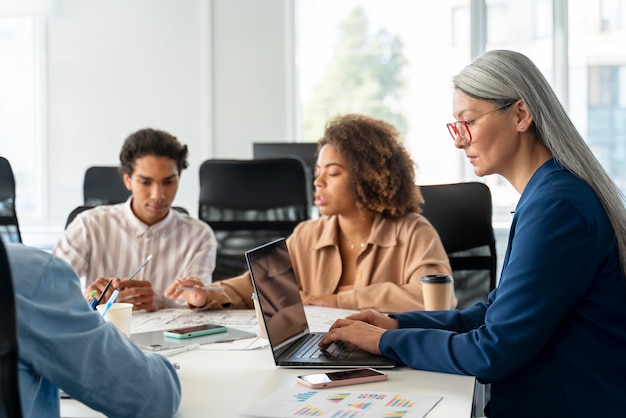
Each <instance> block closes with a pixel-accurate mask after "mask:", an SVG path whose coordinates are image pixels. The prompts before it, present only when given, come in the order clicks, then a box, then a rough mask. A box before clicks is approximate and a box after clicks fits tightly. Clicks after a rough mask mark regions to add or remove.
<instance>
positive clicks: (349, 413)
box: [330, 410, 362, 418]
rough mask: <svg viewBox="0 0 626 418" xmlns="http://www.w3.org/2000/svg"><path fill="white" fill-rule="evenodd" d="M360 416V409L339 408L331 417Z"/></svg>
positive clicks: (351, 417) (355, 417)
mask: <svg viewBox="0 0 626 418" xmlns="http://www.w3.org/2000/svg"><path fill="white" fill-rule="evenodd" d="M360 416H362V414H361V412H360V411H350V410H347V411H345V410H339V411H337V412H335V413H334V414H332V415H331V416H330V417H331V418H358V417H360Z"/></svg>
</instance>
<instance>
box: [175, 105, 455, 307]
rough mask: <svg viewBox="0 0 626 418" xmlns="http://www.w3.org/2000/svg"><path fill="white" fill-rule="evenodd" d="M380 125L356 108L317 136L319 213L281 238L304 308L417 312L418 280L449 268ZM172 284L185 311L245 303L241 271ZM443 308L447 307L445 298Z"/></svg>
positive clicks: (392, 138)
mask: <svg viewBox="0 0 626 418" xmlns="http://www.w3.org/2000/svg"><path fill="white" fill-rule="evenodd" d="M399 136H400V134H399V132H398V131H397V130H396V129H395V128H394V127H393V126H392V125H390V124H389V123H387V122H384V121H382V120H378V119H374V118H371V117H368V116H365V115H360V114H348V115H343V116H338V117H336V118H334V119H332V120H330V121H329V123H328V124H327V126H326V130H325V133H324V137H323V138H321V139H320V140H319V141H318V158H317V164H316V176H315V177H316V178H315V182H314V185H315V204H316V205H317V207H318V208H319V212H320V215H321V217H320V218H319V219H316V220H310V221H305V222H302V223H300V224H299V225H298V226H297V227H296V229H295V230H294V232H293V233H292V235H291V236H290V237H289V238H288V239H287V245H288V248H289V255H290V258H291V262H292V264H293V269H294V272H295V274H296V277H297V278H298V280H299V284H300V290H301V294H302V298H303V302H304V303H305V304H310V305H320V306H330V307H338V308H344V309H363V308H375V309H378V310H381V311H385V312H397V311H399V310H407V309H413V310H423V309H424V300H423V299H424V298H423V293H422V285H421V283H420V279H421V277H422V276H424V275H426V274H451V270H450V264H449V260H448V257H447V255H446V252H445V249H444V247H443V245H442V243H441V240H440V238H439V236H438V235H437V232H436V231H435V229H434V228H433V226H432V225H431V224H430V223H429V222H428V221H427V220H426V218H424V217H423V216H422V215H420V212H421V209H420V204H421V203H422V201H423V199H422V196H421V193H420V191H419V188H418V186H417V185H416V184H415V170H414V166H415V165H414V163H413V161H412V159H411V157H410V155H409V153H408V151H407V150H406V149H405V147H404V146H403V145H402V143H401V142H400V141H399ZM194 285H195V286H198V285H199V282H198V281H196V280H195V279H185V280H177V281H176V282H175V283H173V284H172V285H171V286H170V288H169V289H168V290H167V292H166V296H169V297H172V298H178V297H180V296H182V297H183V298H184V299H185V300H186V301H187V303H188V304H189V305H190V307H192V308H200V309H220V308H226V307H230V308H252V307H253V304H252V301H251V294H252V292H253V287H252V283H251V279H250V275H249V274H248V273H246V274H243V275H241V276H238V277H234V278H231V279H228V280H223V281H220V285H221V286H223V287H224V289H223V290H212V291H204V290H202V289H200V288H194V289H192V290H185V291H181V290H177V289H176V288H177V287H178V286H194ZM451 299H452V300H450V301H449V303H448V307H449V308H453V307H455V306H456V299H455V298H454V296H453V297H452V298H451Z"/></svg>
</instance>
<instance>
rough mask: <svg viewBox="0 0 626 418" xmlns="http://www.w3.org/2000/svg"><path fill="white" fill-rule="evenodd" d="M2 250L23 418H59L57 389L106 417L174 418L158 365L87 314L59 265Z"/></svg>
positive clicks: (169, 377)
mask: <svg viewBox="0 0 626 418" xmlns="http://www.w3.org/2000/svg"><path fill="white" fill-rule="evenodd" d="M5 246H6V251H7V255H8V259H9V265H10V267H11V273H12V276H13V286H14V290H15V296H16V299H15V310H16V317H17V337H18V381H19V391H20V400H21V408H22V415H23V416H24V417H52V416H59V414H60V403H59V388H60V389H63V391H65V392H66V393H67V394H68V395H70V396H71V397H72V398H73V399H76V400H78V401H80V402H82V403H84V404H85V405H87V406H89V407H91V408H93V409H95V410H97V411H100V412H102V413H104V414H105V415H106V416H108V417H151V418H154V417H171V416H173V415H174V414H175V413H176V411H177V410H178V408H179V406H180V400H181V388H180V382H179V380H178V376H177V374H176V370H175V368H174V367H173V365H172V364H171V363H170V362H169V361H168V360H167V359H166V358H165V357H163V356H161V355H159V354H156V353H147V352H143V351H141V350H140V349H139V348H138V347H137V346H136V345H135V344H134V343H133V342H132V341H131V340H130V339H129V338H128V337H126V336H125V335H123V334H122V333H120V332H119V331H117V329H116V328H115V327H114V325H113V324H112V323H108V322H105V321H104V319H103V318H102V317H101V316H100V314H99V313H98V312H96V311H94V310H93V309H91V308H90V307H89V305H88V304H87V301H86V300H85V298H84V297H83V294H82V293H81V290H80V284H79V280H78V276H77V275H76V273H74V270H73V269H72V267H70V265H69V264H67V263H66V262H65V261H63V260H61V259H60V258H58V257H56V256H54V255H52V254H49V253H47V252H44V251H41V250H37V249H34V248H30V247H27V246H25V245H22V244H5ZM0 247H1V246H0ZM0 249H1V248H0ZM0 402H2V399H1V398H0ZM0 409H2V408H0Z"/></svg>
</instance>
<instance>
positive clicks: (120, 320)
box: [96, 302, 133, 337]
mask: <svg viewBox="0 0 626 418" xmlns="http://www.w3.org/2000/svg"><path fill="white" fill-rule="evenodd" d="M105 306H106V304H105V303H103V304H100V305H98V306H96V309H97V310H98V312H102V310H103V309H104V307H105ZM132 317H133V304H132V303H117V302H116V303H113V304H112V305H111V308H110V309H109V310H108V311H107V313H106V314H105V315H104V320H105V321H107V322H112V323H113V325H115V327H116V328H117V329H119V330H120V331H122V332H123V333H124V334H126V335H127V336H129V337H130V324H131V320H132Z"/></svg>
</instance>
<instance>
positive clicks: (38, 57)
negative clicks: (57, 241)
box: [0, 15, 45, 224]
mask: <svg viewBox="0 0 626 418" xmlns="http://www.w3.org/2000/svg"><path fill="white" fill-rule="evenodd" d="M43 27H44V23H43V18H41V17H38V16H29V15H24V16H15V17H0V62H1V63H2V65H0V155H3V156H4V157H5V158H7V159H8V160H9V162H10V163H11V166H12V168H13V171H14V175H15V182H16V211H17V214H18V218H19V219H20V223H22V224H23V223H24V222H23V221H24V220H30V221H33V220H34V221H35V222H36V221H37V220H41V219H42V217H43V212H44V201H45V199H44V196H45V192H44V185H43V168H44V166H45V164H44V163H43V154H42V153H43V148H44V143H43V136H44V129H43V123H42V120H43V107H44V100H43V92H44V91H45V90H44V85H43V80H44V75H43V74H44V72H43V66H44V64H43V62H44V59H43V42H42V37H43Z"/></svg>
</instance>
